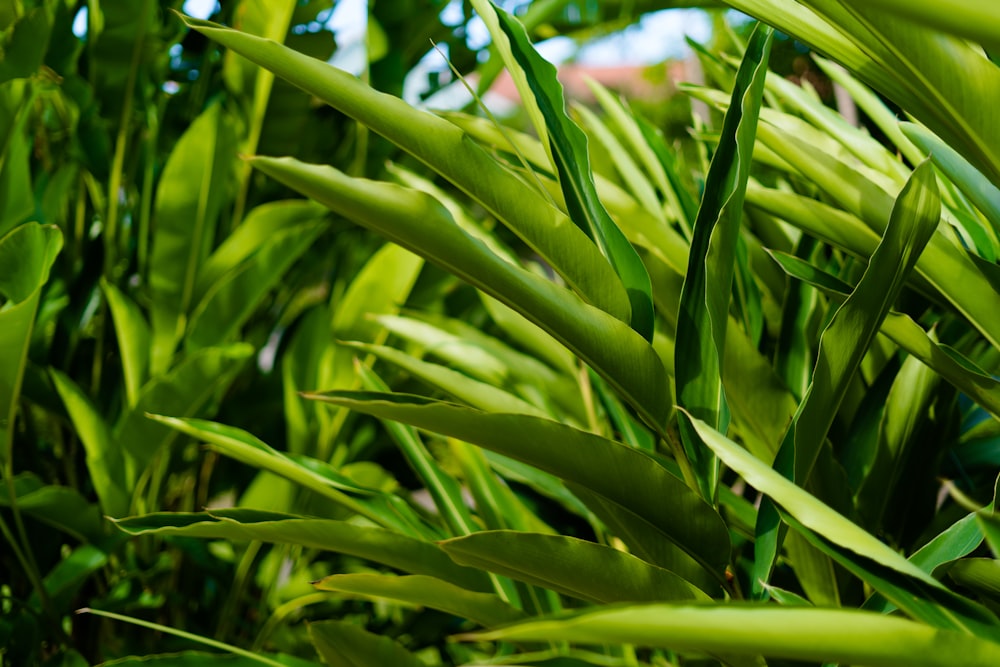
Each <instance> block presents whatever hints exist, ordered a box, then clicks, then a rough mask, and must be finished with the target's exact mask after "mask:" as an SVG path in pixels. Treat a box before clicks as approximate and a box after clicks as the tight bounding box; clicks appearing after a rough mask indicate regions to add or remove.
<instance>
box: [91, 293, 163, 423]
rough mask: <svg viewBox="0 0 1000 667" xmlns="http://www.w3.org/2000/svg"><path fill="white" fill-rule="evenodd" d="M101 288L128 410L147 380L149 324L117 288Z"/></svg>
mask: <svg viewBox="0 0 1000 667" xmlns="http://www.w3.org/2000/svg"><path fill="white" fill-rule="evenodd" d="M101 289H103V290H104V298H105V299H107V302H108V309H109V310H110V311H111V319H112V320H113V321H114V323H115V336H116V338H117V340H118V350H119V353H120V354H121V356H122V372H123V373H124V375H125V396H126V398H127V400H128V404H129V407H134V406H135V404H136V402H137V401H138V400H139V392H140V391H141V389H142V386H143V385H144V384H145V383H146V381H147V379H148V378H149V353H150V347H151V340H150V332H149V324H147V323H146V318H145V316H144V315H143V314H142V310H140V308H139V306H138V304H136V303H135V302H134V301H132V300H131V299H129V298H128V297H127V296H126V295H125V293H124V292H122V291H121V290H120V289H118V288H117V287H115V286H114V285H113V284H111V283H109V282H107V281H102V282H101Z"/></svg>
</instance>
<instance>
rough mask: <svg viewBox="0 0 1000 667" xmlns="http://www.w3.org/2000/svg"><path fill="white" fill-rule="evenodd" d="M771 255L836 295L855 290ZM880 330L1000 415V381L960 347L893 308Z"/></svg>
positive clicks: (794, 274)
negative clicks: (940, 340) (947, 343)
mask: <svg viewBox="0 0 1000 667" xmlns="http://www.w3.org/2000/svg"><path fill="white" fill-rule="evenodd" d="M771 256H772V257H773V258H774V259H775V261H777V262H778V264H779V265H781V267H782V268H783V269H784V270H785V272H786V273H788V275H790V276H792V277H794V278H797V279H799V280H801V281H804V282H806V283H809V284H810V285H813V286H814V287H818V288H820V289H822V290H823V291H824V292H825V293H826V294H828V295H829V296H831V297H833V298H835V299H838V300H844V299H846V298H847V296H848V295H849V294H850V292H851V290H852V288H851V286H850V285H848V284H846V283H844V282H842V281H841V280H840V279H839V278H836V277H835V276H832V275H830V274H829V273H826V272H825V271H822V270H820V269H818V268H817V267H815V266H813V265H811V264H807V263H805V262H803V261H801V260H798V259H797V258H794V257H791V256H789V255H785V254H784V253H779V252H774V251H771ZM880 332H881V333H882V334H883V335H885V336H886V337H887V338H888V339H889V340H891V341H892V342H893V343H895V344H896V345H899V346H900V347H901V348H902V349H904V350H906V352H908V353H909V354H911V355H912V356H913V357H915V358H917V359H919V360H920V361H922V362H923V363H924V364H926V365H927V366H929V367H930V368H932V369H934V371H935V372H937V373H938V374H940V375H941V377H943V378H944V379H945V380H947V381H948V382H950V383H951V384H952V385H954V386H955V387H956V388H957V389H959V390H961V391H962V392H963V393H965V394H966V395H968V396H969V397H970V398H972V399H973V400H974V401H976V403H978V404H979V405H981V406H982V407H984V408H985V409H987V410H989V411H990V412H991V413H993V414H994V415H998V416H1000V382H997V381H996V380H994V379H993V378H992V377H990V376H989V375H987V374H986V373H985V372H983V371H982V370H980V369H978V368H977V367H976V365H975V364H974V363H973V362H972V361H970V360H969V359H967V358H966V357H964V356H963V355H962V354H960V353H959V352H958V351H957V350H954V349H952V348H949V347H947V346H945V345H942V344H940V343H938V342H937V341H935V340H934V339H933V338H932V337H931V336H930V335H929V334H928V333H927V332H926V331H924V330H923V328H922V327H921V326H920V325H919V324H917V323H916V322H914V321H913V319H912V318H910V316H909V315H904V314H902V313H897V312H895V311H890V312H889V313H888V314H887V315H886V317H885V319H884V320H883V321H882V327H881V329H880Z"/></svg>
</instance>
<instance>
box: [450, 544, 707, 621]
mask: <svg viewBox="0 0 1000 667" xmlns="http://www.w3.org/2000/svg"><path fill="white" fill-rule="evenodd" d="M440 544H441V548H442V549H444V551H445V553H447V554H448V555H449V556H451V558H452V559H453V560H454V561H455V562H456V563H458V564H460V565H467V566H470V567H476V568H479V569H483V570H487V571H490V572H495V573H497V574H502V575H505V576H508V577H511V578H512V579H517V580H518V581H524V582H526V583H529V584H533V585H535V586H541V587H543V588H548V589H551V590H554V591H556V592H559V593H563V594H564V595H569V596H571V597H575V598H579V599H582V600H587V601H590V602H595V603H600V604H608V603H612V602H652V601H654V600H661V601H662V600H704V601H707V600H708V599H709V598H708V596H707V595H705V594H704V593H703V592H702V591H701V590H699V589H698V588H697V587H695V586H694V585H693V584H691V583H689V582H687V581H685V580H683V579H682V578H680V577H679V576H677V575H676V574H674V573H673V572H670V571H669V570H664V569H663V568H660V567H657V566H655V565H651V564H649V563H647V562H645V561H643V560H642V559H640V558H636V557H635V556H632V555H631V554H627V553H625V552H623V551H618V550H617V549H612V548H611V547H606V546H604V545H601V544H595V543H593V542H587V541H585V540H579V539H576V538H573V537H565V536H563V535H539V534H536V533H522V532H517V531H510V530H499V531H485V532H479V533H473V534H472V535H468V536H466V537H458V538H454V539H451V540H445V541H444V542H441V543H440Z"/></svg>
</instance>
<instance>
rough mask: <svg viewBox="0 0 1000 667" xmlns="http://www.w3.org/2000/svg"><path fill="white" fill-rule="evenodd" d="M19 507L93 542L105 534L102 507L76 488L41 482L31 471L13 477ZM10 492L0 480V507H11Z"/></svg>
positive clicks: (23, 511)
mask: <svg viewBox="0 0 1000 667" xmlns="http://www.w3.org/2000/svg"><path fill="white" fill-rule="evenodd" d="M13 481H14V493H13V495H14V496H15V497H16V498H17V507H18V509H19V510H20V511H21V512H22V513H23V514H26V515H28V516H31V517H33V518H35V519H37V520H39V521H41V522H43V523H46V524H48V525H50V526H52V527H53V528H55V529H57V530H61V531H62V532H64V533H66V534H67V535H70V536H72V537H73V538H75V539H77V540H81V541H87V542H96V541H98V540H100V539H101V538H102V537H104V534H105V531H104V525H103V521H102V520H101V510H100V508H98V507H97V505H94V504H93V503H90V502H88V501H87V499H86V498H84V497H83V496H82V495H80V493H79V492H78V491H76V490H75V489H71V488H69V487H67V486H56V485H54V484H44V483H43V482H42V481H41V480H39V479H38V478H37V477H35V476H34V475H32V474H31V473H21V474H19V475H17V476H15V477H14V479H13ZM10 499H11V492H10V489H9V487H8V485H7V482H6V481H0V507H10Z"/></svg>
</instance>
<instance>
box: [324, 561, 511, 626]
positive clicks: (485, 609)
mask: <svg viewBox="0 0 1000 667" xmlns="http://www.w3.org/2000/svg"><path fill="white" fill-rule="evenodd" d="M313 585H314V586H315V587H316V588H317V589H319V590H321V591H331V592H334V593H346V594H349V595H362V596H365V597H375V598H386V599H389V600H397V601H399V602H407V603H409V604H415V605H420V606H422V607H430V608H431V609H439V610H441V611H444V612H446V613H449V614H454V615H455V616H458V617H459V618H467V619H469V620H471V621H475V622H476V623H478V624H479V625H485V626H487V627H489V626H494V625H503V624H505V623H511V622H513V621H519V620H522V619H523V618H524V617H525V616H524V613H523V612H521V611H519V610H517V609H516V608H514V607H511V606H510V605H509V604H507V603H506V602H503V601H502V600H501V599H500V598H498V597H497V596H496V595H489V594H486V593H476V592H473V591H470V590H467V589H465V588H460V587H459V586H456V585H454V584H449V583H448V582H446V581H442V580H441V579H435V578H434V577H428V576H426V575H416V574H415V575H409V576H404V577H394V576H386V575H378V574H334V575H331V576H329V577H325V578H323V579H320V580H319V581H317V582H316V583H314V584H313Z"/></svg>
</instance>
